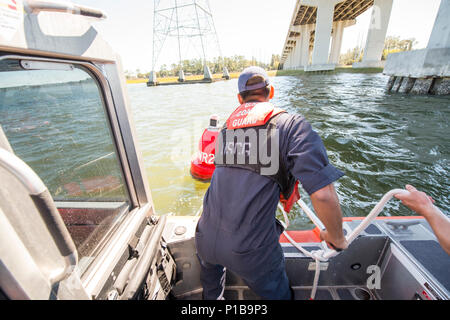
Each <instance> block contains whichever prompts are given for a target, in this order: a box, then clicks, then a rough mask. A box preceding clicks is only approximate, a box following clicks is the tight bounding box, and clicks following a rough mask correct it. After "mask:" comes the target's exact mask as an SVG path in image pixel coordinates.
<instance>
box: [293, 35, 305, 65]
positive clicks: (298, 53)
mask: <svg viewBox="0 0 450 320" xmlns="http://www.w3.org/2000/svg"><path fill="white" fill-rule="evenodd" d="M302 37H303V35H300V37H297V39H296V43H295V48H294V69H296V70H297V69H300V68H301V66H302Z"/></svg>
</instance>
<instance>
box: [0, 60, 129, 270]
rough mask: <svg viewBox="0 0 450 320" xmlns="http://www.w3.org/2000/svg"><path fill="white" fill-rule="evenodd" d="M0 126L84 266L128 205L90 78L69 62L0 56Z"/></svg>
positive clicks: (101, 105) (100, 99)
mask: <svg viewBox="0 0 450 320" xmlns="http://www.w3.org/2000/svg"><path fill="white" fill-rule="evenodd" d="M26 66H28V68H26ZM39 67H43V69H40V68H39ZM0 125H1V127H0V129H1V130H3V132H4V134H5V135H6V137H7V139H8V141H9V144H10V145H11V147H12V149H13V151H14V153H15V154H16V155H17V156H18V157H20V158H21V159H22V160H23V161H25V162H26V163H27V164H28V165H29V166H30V167H31V168H32V169H33V170H34V171H35V172H36V173H37V174H38V175H39V176H40V178H41V179H42V180H43V182H44V183H45V184H46V186H47V188H48V189H49V191H50V193H51V194H52V196H53V198H54V200H55V203H56V205H57V207H58V209H59V211H60V214H61V215H62V218H63V220H64V222H65V224H66V226H67V227H68V230H69V232H70V233H71V235H72V238H73V240H74V242H75V244H76V245H77V248H78V253H79V256H80V267H81V268H83V265H84V266H87V265H88V264H89V262H90V261H91V260H92V259H93V257H95V255H96V252H98V251H99V250H100V249H101V247H102V245H103V244H104V242H105V239H106V238H107V237H108V235H109V234H111V232H112V230H113V229H114V227H116V226H117V225H118V222H119V221H120V220H121V219H122V218H123V217H124V216H125V214H126V213H127V212H128V210H129V206H130V200H129V195H128V189H127V186H126V184H125V182H124V181H125V179H124V175H123V172H122V168H121V164H120V161H119V157H118V153H117V150H116V145H115V142H114V138H113V134H112V132H111V128H110V123H109V117H108V114H107V112H106V109H105V103H104V99H103V95H102V93H101V90H100V87H99V85H98V84H97V81H96V80H95V79H94V78H93V77H92V76H91V74H90V73H89V72H88V71H87V70H85V69H83V68H82V67H77V66H75V65H65V64H57V63H53V64H52V63H43V64H39V63H36V65H31V66H30V65H25V68H24V64H23V61H19V60H0Z"/></svg>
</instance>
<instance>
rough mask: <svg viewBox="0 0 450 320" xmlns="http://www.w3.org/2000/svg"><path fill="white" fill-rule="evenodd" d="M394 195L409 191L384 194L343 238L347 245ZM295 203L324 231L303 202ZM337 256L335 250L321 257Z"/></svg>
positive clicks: (394, 191) (315, 216) (401, 190)
mask: <svg viewBox="0 0 450 320" xmlns="http://www.w3.org/2000/svg"><path fill="white" fill-rule="evenodd" d="M396 194H409V191H406V190H403V189H393V190H391V191H389V192H388V193H386V194H385V195H384V196H383V197H382V198H381V200H380V201H379V202H378V203H377V204H376V205H375V207H374V208H373V209H372V211H370V213H369V214H368V215H367V216H366V217H365V218H364V220H363V221H361V223H360V224H359V225H358V226H357V227H356V228H355V229H354V230H353V231H352V232H351V233H350V234H349V235H348V236H346V237H345V239H346V240H347V242H348V244H349V245H350V243H352V242H353V240H355V239H356V237H358V236H359V235H360V234H361V232H363V231H364V230H365V229H366V228H367V227H368V226H369V224H371V223H372V221H373V220H375V218H376V217H377V216H378V215H379V214H380V213H381V211H382V210H383V208H384V206H385V205H386V203H387V202H388V201H389V200H391V199H392V197H394V195H396ZM297 203H298V205H299V206H300V207H301V208H302V209H303V211H305V213H306V215H307V216H308V217H309V218H310V219H311V221H312V222H313V223H314V225H315V226H316V227H317V228H319V229H320V230H324V229H325V226H324V224H323V223H322V221H320V219H319V217H317V215H316V214H315V213H314V212H313V211H312V210H311V209H310V208H309V207H308V206H307V205H306V203H305V202H303V200H301V199H300V200H299V201H298V202H297ZM337 254H338V252H337V251H336V250H333V249H328V250H326V252H325V253H324V254H323V256H322V257H323V258H324V259H329V258H331V257H334V256H336V255H337Z"/></svg>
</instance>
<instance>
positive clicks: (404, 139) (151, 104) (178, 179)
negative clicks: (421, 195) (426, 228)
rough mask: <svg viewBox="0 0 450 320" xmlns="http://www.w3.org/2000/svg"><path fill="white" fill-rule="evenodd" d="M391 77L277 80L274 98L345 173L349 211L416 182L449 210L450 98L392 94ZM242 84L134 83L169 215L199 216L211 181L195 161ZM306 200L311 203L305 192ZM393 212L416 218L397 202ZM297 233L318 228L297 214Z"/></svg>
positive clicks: (146, 150)
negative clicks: (195, 170)
mask: <svg viewBox="0 0 450 320" xmlns="http://www.w3.org/2000/svg"><path fill="white" fill-rule="evenodd" d="M386 81H387V77H385V76H383V75H381V74H378V75H373V74H337V75H312V76H302V77H276V78H274V79H273V82H274V86H275V88H276V96H275V99H274V100H273V102H274V103H275V104H276V105H277V106H279V107H282V108H284V109H286V110H287V111H289V112H292V113H298V114H301V115H303V116H305V117H306V119H307V120H308V121H309V122H310V123H311V124H312V126H313V128H314V129H315V130H316V131H317V132H318V133H319V135H320V136H321V137H322V139H323V141H324V144H325V146H326V148H327V150H328V156H329V158H330V161H331V162H332V163H333V164H334V165H335V166H336V167H338V168H339V169H341V170H342V171H344V172H345V174H346V176H345V177H343V178H341V179H340V180H339V181H338V182H337V183H336V187H337V192H338V195H339V198H340V200H341V204H342V208H343V212H344V215H346V216H364V215H366V214H368V212H369V211H370V209H371V208H372V207H373V206H374V205H375V204H376V203H377V202H378V201H379V199H380V198H381V196H382V195H383V194H384V193H386V192H388V191H389V190H391V189H393V188H402V187H404V185H405V184H407V183H410V184H413V185H415V186H417V187H418V188H419V189H422V190H424V191H426V192H427V193H428V194H430V195H431V196H432V197H433V198H434V199H435V200H436V204H437V205H438V206H439V207H441V208H442V209H443V210H444V211H447V208H448V206H449V205H450V196H449V190H450V182H449V164H450V129H449V124H448V121H449V120H450V97H448V96H446V97H437V96H409V95H402V94H388V93H386V92H385V90H384V88H385V84H386ZM236 88H237V80H231V81H226V82H218V83H214V84H197V85H183V86H166V87H153V88H147V87H146V86H145V85H129V86H128V91H129V96H130V100H131V106H132V111H133V116H134V120H135V124H136V128H137V134H138V139H139V143H140V148H141V151H142V153H143V156H144V162H145V166H146V168H147V174H148V178H149V182H150V187H151V190H152V196H153V201H154V203H155V206H156V209H157V211H158V212H159V213H160V214H163V213H171V212H172V213H174V214H177V215H193V214H195V213H196V212H197V210H198V209H199V208H200V206H201V203H202V200H203V196H204V193H205V192H206V190H207V188H208V184H205V183H201V182H197V181H195V180H194V179H193V178H192V177H191V176H190V174H189V165H190V158H191V156H192V154H193V153H194V152H195V150H196V148H197V144H198V139H199V137H200V135H201V133H202V131H203V129H204V128H205V126H207V124H208V119H209V116H210V115H211V114H218V115H219V116H220V119H221V120H226V118H227V117H228V115H229V114H230V113H231V112H232V111H233V110H234V109H235V108H236V107H237V106H238V102H237V98H236V93H237V89H236ZM301 191H302V195H303V196H304V199H305V200H306V202H309V199H308V197H307V195H306V193H305V192H303V190H301ZM383 214H385V215H412V214H413V213H412V212H411V211H409V210H408V209H406V208H404V207H403V206H402V205H400V203H399V202H398V201H391V202H390V203H389V204H388V206H387V208H386V209H385V211H384V212H383ZM291 219H292V221H291V223H292V227H293V228H298V227H309V226H310V224H309V222H308V220H307V218H305V217H303V216H302V215H301V214H300V211H299V210H298V209H296V210H294V212H293V215H292V216H291Z"/></svg>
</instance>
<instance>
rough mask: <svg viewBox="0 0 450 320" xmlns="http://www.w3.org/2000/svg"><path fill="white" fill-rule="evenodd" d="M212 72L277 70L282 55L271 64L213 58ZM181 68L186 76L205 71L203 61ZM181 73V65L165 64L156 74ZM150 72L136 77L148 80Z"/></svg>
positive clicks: (186, 63)
mask: <svg viewBox="0 0 450 320" xmlns="http://www.w3.org/2000/svg"><path fill="white" fill-rule="evenodd" d="M206 63H207V64H208V66H209V69H210V70H211V73H213V74H214V73H222V72H223V67H224V66H225V67H227V69H228V72H241V71H242V70H244V69H245V68H247V67H250V66H255V65H256V66H260V67H262V68H264V69H266V70H276V69H278V66H279V64H280V55H276V54H273V55H272V57H271V60H270V62H269V63H267V62H261V61H257V59H256V58H252V59H247V58H245V57H244V56H240V55H235V56H232V57H224V58H219V57H216V58H213V59H212V60H210V61H207V62H206ZM181 67H182V69H183V71H184V74H185V75H202V74H203V72H204V70H203V59H189V60H183V61H181ZM179 71H180V64H178V63H172V64H171V65H170V66H169V65H166V64H163V65H161V67H160V70H159V71H157V72H156V75H157V77H159V78H164V77H177V76H178V73H179ZM125 73H126V74H127V77H128V78H131V77H133V76H131V75H130V72H129V71H125ZM149 75H150V73H149V72H147V73H145V72H141V71H140V70H139V69H138V70H136V72H135V74H134V77H137V78H148V77H149Z"/></svg>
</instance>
